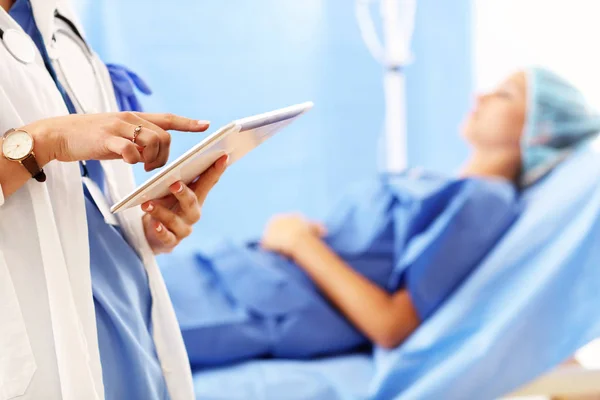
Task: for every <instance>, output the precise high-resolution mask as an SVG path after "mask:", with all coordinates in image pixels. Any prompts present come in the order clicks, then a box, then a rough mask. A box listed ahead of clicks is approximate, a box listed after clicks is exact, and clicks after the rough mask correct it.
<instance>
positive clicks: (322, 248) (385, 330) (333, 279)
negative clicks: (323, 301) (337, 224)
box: [294, 236, 420, 348]
mask: <svg viewBox="0 0 600 400" xmlns="http://www.w3.org/2000/svg"><path fill="white" fill-rule="evenodd" d="M294 260H295V261H296V263H298V264H299V265H300V266H301V267H302V268H303V269H304V270H305V271H306V272H307V273H308V274H309V276H310V277H311V278H312V279H313V281H314V282H315V283H316V284H317V286H319V288H320V289H321V290H322V291H323V292H324V293H325V295H326V296H327V297H328V298H329V299H330V300H331V301H332V302H333V303H334V304H335V305H336V306H337V307H338V308H339V309H340V311H341V312H342V313H343V314H344V315H345V316H346V317H347V318H348V319H349V320H350V321H351V322H352V323H353V324H354V325H355V326H356V327H357V328H358V329H359V330H360V331H361V332H363V333H364V334H365V335H366V336H367V337H368V338H369V339H371V341H373V342H375V343H376V344H378V345H380V346H382V347H386V348H392V347H396V346H397V345H399V344H400V343H402V342H403V341H404V339H405V338H406V337H408V335H410V334H411V333H412V331H414V330H415V329H416V328H417V327H418V326H419V323H420V322H419V319H418V316H417V313H416V311H415V308H414V306H413V304H412V301H411V299H410V296H409V295H408V292H407V291H404V290H402V291H399V292H397V293H396V294H393V295H390V294H389V293H387V292H386V291H384V290H382V289H381V288H379V287H378V286H377V285H374V284H373V283H371V282H370V281H369V280H368V279H366V278H364V277H363V276H362V275H360V274H358V273H357V272H356V271H354V270H353V269H352V268H351V267H350V266H348V265H347V264H346V263H345V262H344V261H343V260H341V259H340V258H339V257H338V256H337V255H336V254H335V253H334V252H333V251H331V249H329V247H328V246H327V245H326V244H325V243H324V242H323V241H322V240H320V239H319V238H317V237H313V236H311V237H307V238H305V239H304V240H302V241H299V243H298V246H297V248H296V250H295V251H294Z"/></svg>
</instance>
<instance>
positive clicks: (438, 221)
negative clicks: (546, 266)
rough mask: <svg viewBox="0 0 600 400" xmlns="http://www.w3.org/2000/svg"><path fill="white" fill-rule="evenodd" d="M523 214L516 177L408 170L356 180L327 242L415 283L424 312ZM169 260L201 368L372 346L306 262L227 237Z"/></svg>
mask: <svg viewBox="0 0 600 400" xmlns="http://www.w3.org/2000/svg"><path fill="white" fill-rule="evenodd" d="M519 212H520V208H519V201H518V193H517V191H516V190H515V188H514V187H513V185H512V184H510V183H508V182H505V181H501V180H483V179H447V178H443V177H439V176H434V175H426V174H416V173H413V172H408V173H406V174H404V175H402V176H397V177H394V178H390V177H386V178H381V179H377V180H374V181H372V182H367V183H365V184H361V185H358V186H357V187H355V188H354V190H352V191H351V192H350V193H348V194H347V195H346V196H345V197H344V200H343V201H342V202H341V204H338V206H337V207H335V211H334V212H333V214H332V215H331V216H330V217H329V218H328V219H327V221H326V225H327V228H328V232H329V233H328V236H327V237H326V238H325V241H326V242H327V244H328V245H329V246H330V247H331V248H332V249H333V250H334V251H335V252H336V253H337V254H338V255H339V256H340V257H341V258H342V259H344V260H345V261H346V262H347V263H348V264H349V265H350V266H351V267H352V268H353V269H354V270H356V271H358V272H359V273H361V274H362V275H364V276H365V277H367V278H368V279H369V280H370V281H372V282H373V283H375V284H376V285H378V286H380V287H381V288H383V289H385V290H387V291H388V292H390V293H393V292H395V291H397V290H398V289H401V288H404V289H406V290H408V291H409V292H410V295H411V298H412V300H413V302H414V304H415V307H416V309H417V312H418V314H419V316H420V318H421V319H422V320H425V319H427V318H428V317H429V316H430V315H431V314H432V313H433V312H434V311H435V310H436V309H437V307H438V306H439V305H440V304H442V303H443V302H444V301H445V300H446V299H447V298H448V296H450V295H451V294H452V292H453V291H454V290H455V289H456V288H457V287H458V286H459V285H460V284H461V282H462V280H463V279H464V278H465V277H466V276H468V275H469V273H470V272H471V271H472V270H473V268H475V267H476V266H477V265H478V264H479V263H480V262H481V260H482V259H483V258H484V257H485V256H486V254H487V253H488V251H489V250H490V249H491V248H492V247H493V246H494V245H495V244H496V243H497V242H498V240H499V239H500V238H501V236H502V235H503V234H504V232H506V231H507V229H508V228H509V227H510V225H511V224H512V223H513V222H514V221H515V220H516V219H517V217H518V215H519ZM165 261H167V263H163V266H162V270H163V274H164V277H165V281H166V283H167V287H168V289H169V292H170V295H171V298H172V300H173V304H174V307H175V311H176V313H177V317H178V319H179V323H180V326H181V331H182V333H183V338H184V341H185V344H186V347H187V350H188V354H189V358H190V362H191V364H192V366H193V367H194V368H202V367H210V366H216V365H222V364H227V363H232V362H237V361H242V360H247V359H251V358H258V357H277V358H312V357H318V356H324V355H331V354H340V353H344V352H349V351H354V350H357V349H360V348H361V347H365V346H369V341H368V340H367V338H365V336H364V335H362V334H361V333H360V332H359V331H357V330H356V329H355V328H354V327H353V326H352V325H351V324H350V323H349V322H348V321H347V320H346V319H345V318H344V317H343V315H342V314H341V313H340V312H339V311H338V310H337V309H336V308H335V307H334V306H333V305H332V304H331V303H330V302H328V301H327V299H326V298H325V297H324V296H323V295H322V293H321V292H320V291H319V289H318V288H317V287H316V286H315V285H314V283H312V281H311V280H310V279H309V278H308V277H307V276H306V274H305V273H304V272H303V271H302V270H301V269H300V268H299V267H298V266H296V265H295V264H294V263H293V262H291V261H290V260H288V259H286V258H284V257H282V256H279V255H277V254H272V253H269V252H266V251H263V250H261V249H260V248H259V247H258V246H257V245H255V244H245V245H240V244H236V243H231V242H223V243H221V244H220V245H219V246H216V247H214V248H212V249H211V250H209V251H204V252H202V253H195V254H186V255H180V256H178V257H172V258H169V259H166V260H165Z"/></svg>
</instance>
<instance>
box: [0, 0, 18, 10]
mask: <svg viewBox="0 0 600 400" xmlns="http://www.w3.org/2000/svg"><path fill="white" fill-rule="evenodd" d="M14 3H15V0H0V7H2V8H4V10H5V11H6V12H8V10H10V8H11V7H12V5H13V4H14Z"/></svg>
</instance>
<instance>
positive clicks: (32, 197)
mask: <svg viewBox="0 0 600 400" xmlns="http://www.w3.org/2000/svg"><path fill="white" fill-rule="evenodd" d="M31 2H32V5H33V11H34V16H35V19H36V22H37V24H38V27H39V28H40V31H41V32H42V36H43V38H44V41H45V43H46V47H49V46H48V45H49V43H51V42H50V38H51V37H52V33H53V31H54V23H55V21H54V18H53V13H54V10H55V8H59V10H60V11H61V13H62V14H63V15H65V16H67V17H68V18H69V19H71V20H74V15H73V13H72V11H71V9H70V7H69V5H68V4H66V1H65V0H31ZM0 27H2V28H3V29H4V30H6V29H9V28H15V29H20V27H19V26H18V25H17V24H16V23H15V21H14V20H12V19H11V18H10V17H9V16H8V14H7V13H6V12H4V10H2V9H1V8H0ZM49 51H50V53H51V52H52V51H53V50H52V49H49ZM51 56H52V54H51ZM96 61H97V60H96ZM97 62H98V63H99V64H100V62H99V61H97ZM99 66H100V70H101V72H102V75H103V76H102V77H101V79H100V80H101V84H102V85H103V86H104V87H105V89H106V90H107V91H108V93H109V94H110V96H109V97H110V101H111V102H112V105H111V106H112V108H113V110H116V109H117V106H116V101H115V99H114V92H113V91H112V85H111V83H110V77H109V75H108V71H107V70H106V68H105V67H104V66H103V65H99ZM96 85H97V84H96V83H92V82H90V90H95V88H97V86H96ZM67 113H68V111H67V109H66V106H65V104H64V102H63V99H62V97H61V95H60V93H59V92H58V90H57V88H56V85H55V84H54V82H53V81H52V79H51V78H50V76H49V74H48V73H47V71H46V69H45V67H44V65H43V62H42V59H41V56H40V55H39V54H38V55H37V62H35V63H33V64H29V65H24V64H22V63H20V62H19V61H17V60H16V59H15V58H13V57H12V56H11V55H10V53H9V52H8V51H7V50H6V48H5V47H4V46H2V45H0V132H5V131H6V130H8V129H10V128H14V127H20V126H23V125H24V124H27V123H30V122H32V121H35V120H39V119H42V118H47V117H52V116H59V115H66V114H67ZM81 134H82V135H84V134H85V132H82V133H81ZM102 165H103V167H104V169H105V173H106V177H107V182H108V186H109V192H110V195H111V197H112V198H113V199H117V198H121V197H122V196H123V195H125V194H127V193H128V192H130V191H131V190H132V189H133V188H134V179H133V175H132V171H131V169H130V167H129V166H128V165H126V164H125V163H124V162H122V161H109V162H102ZM45 171H46V174H47V176H48V181H47V182H46V183H38V182H36V181H34V180H33V179H32V180H30V181H29V182H28V183H27V184H26V185H25V186H23V187H22V188H21V189H19V190H18V191H17V192H16V193H14V194H13V195H12V196H10V197H9V198H6V199H4V198H3V196H2V195H1V187H0V400H6V399H11V398H14V397H17V396H23V397H19V399H27V400H29V399H36V400H37V399H64V400H88V399H103V398H104V389H103V383H102V372H101V365H100V358H99V351H98V339H97V332H96V323H95V315H94V305H93V299H92V291H91V278H90V260H89V244H88V231H87V222H86V213H85V205H84V197H83V191H82V182H81V176H80V170H79V167H78V164H77V163H61V162H51V163H50V164H48V165H47V166H46V167H45ZM119 222H120V224H121V227H122V228H123V230H124V232H125V234H126V236H127V238H128V240H129V241H130V243H131V244H132V246H133V247H134V248H135V249H136V251H137V252H138V254H140V257H141V258H142V260H143V262H144V265H145V267H146V271H147V274H148V278H149V283H150V292H151V294H152V302H153V307H152V323H153V329H154V340H155V344H156V349H157V352H158V356H159V359H160V363H161V366H162V369H163V371H164V374H165V378H166V382H167V386H168V390H169V393H170V395H171V398H172V399H174V400H177V399H193V398H194V394H193V386H192V378H191V373H190V368H189V364H188V360H187V355H186V351H185V347H184V345H183V341H182V338H181V333H180V331H179V328H178V325H177V320H176V317H175V314H174V311H173V308H172V305H171V302H170V300H169V296H168V293H167V290H166V287H165V284H164V282H163V280H162V277H161V275H160V272H159V270H158V267H157V265H156V262H155V260H154V257H153V254H152V251H151V249H150V247H149V245H148V243H147V241H146V239H145V236H144V232H143V227H142V223H141V211H140V210H139V209H138V210H130V211H126V212H124V213H122V214H121V215H120V216H119Z"/></svg>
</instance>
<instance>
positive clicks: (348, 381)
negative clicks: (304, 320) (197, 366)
mask: <svg viewBox="0 0 600 400" xmlns="http://www.w3.org/2000/svg"><path fill="white" fill-rule="evenodd" d="M373 369H374V367H373V361H372V359H371V356H370V355H368V354H355V355H348V356H338V357H332V358H326V359H321V360H314V361H288V360H262V361H250V362H247V363H244V364H240V365H237V366H234V367H229V368H218V369H211V370H207V371H202V372H197V373H196V374H195V375H194V386H195V389H196V398H197V399H199V400H200V399H202V400H359V399H367V398H368V396H369V382H370V381H371V378H372V377H373Z"/></svg>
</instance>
